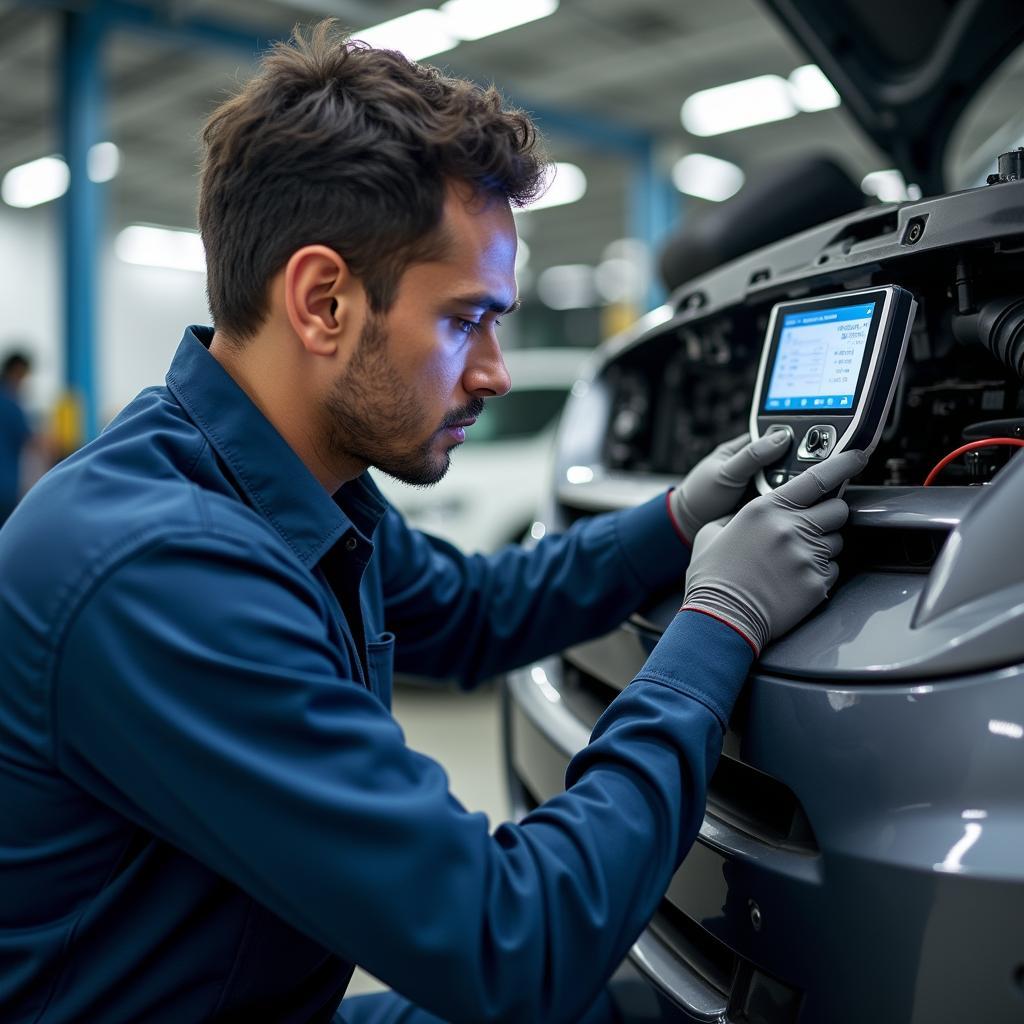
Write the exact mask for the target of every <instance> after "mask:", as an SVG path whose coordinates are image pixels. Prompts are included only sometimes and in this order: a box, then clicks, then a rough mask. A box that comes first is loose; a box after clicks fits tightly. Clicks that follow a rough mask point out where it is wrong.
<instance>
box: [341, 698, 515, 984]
mask: <svg viewBox="0 0 1024 1024" xmlns="http://www.w3.org/2000/svg"><path fill="white" fill-rule="evenodd" d="M393 704H394V713H395V717H396V718H397V719H398V721H399V723H400V724H401V726H402V728H403V730H405V738H406V742H407V743H408V744H409V746H410V747H412V748H413V749H414V750H418V751H420V752H421V753H424V754H428V755H429V756H430V757H433V758H434V759H435V760H437V761H440V762H441V764H442V765H444V767H445V768H446V769H447V771H448V777H449V779H450V786H451V791H452V792H453V793H454V794H455V796H456V797H458V799H459V800H460V801H461V802H462V803H463V804H464V805H465V807H466V808H467V810H470V811H483V812H484V813H485V814H486V815H487V816H488V818H489V819H490V822H491V828H492V830H493V828H494V827H495V826H496V825H498V824H500V823H501V822H502V821H504V820H505V819H506V818H507V817H508V813H509V811H508V800H507V798H506V795H505V784H504V776H503V773H502V768H501V732H500V722H499V715H498V706H499V693H498V689H497V687H495V686H486V687H484V688H483V689H481V690H479V691H477V692H474V693H458V692H453V691H451V690H448V689H444V690H430V689H424V688H420V687H418V686H406V685H401V684H399V685H396V687H395V694H394V702H393ZM383 987H384V986H383V985H381V983H380V982H379V981H377V979H376V978H374V977H372V976H371V975H369V974H366V973H365V972H363V971H360V970H357V971H356V973H355V976H354V977H353V978H352V984H351V985H350V986H349V988H348V993H347V994H348V995H359V994H361V993H364V992H376V991H379V990H380V989H382V988H383Z"/></svg>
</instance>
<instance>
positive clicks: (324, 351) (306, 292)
mask: <svg viewBox="0 0 1024 1024" xmlns="http://www.w3.org/2000/svg"><path fill="white" fill-rule="evenodd" d="M362 302H363V289H362V285H361V284H360V282H359V280H358V279H357V278H356V277H354V276H353V274H352V273H351V271H350V270H349V268H348V264H347V263H346V262H345V261H344V260H343V259H342V258H341V256H339V255H338V254H337V253H336V252H335V251H334V250H333V249H330V248H328V247H327V246H326V245H306V246H303V247H302V248H301V249H296V250H295V252H293V253H292V255H291V256H290V257H289V259H288V262H287V264H285V268H284V303H285V311H286V313H287V315H288V322H289V323H290V324H291V328H292V330H293V331H294V332H295V334H296V336H297V337H298V339H299V341H300V342H301V343H302V346H303V348H305V349H306V351H307V352H309V353H310V354H312V355H325V356H333V355H336V354H337V352H338V351H339V349H341V348H344V347H345V346H346V345H347V343H348V341H349V339H350V337H356V336H358V326H359V324H360V323H361V322H362Z"/></svg>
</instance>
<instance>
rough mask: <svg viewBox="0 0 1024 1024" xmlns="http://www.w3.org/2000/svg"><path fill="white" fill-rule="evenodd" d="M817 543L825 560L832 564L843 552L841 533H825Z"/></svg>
mask: <svg viewBox="0 0 1024 1024" xmlns="http://www.w3.org/2000/svg"><path fill="white" fill-rule="evenodd" d="M819 543H820V545H821V550H822V553H823V554H824V555H825V558H826V560H827V561H829V562H832V561H834V560H835V559H836V558H838V557H839V554H840V552H841V551H842V550H843V535H842V534H841V533H826V534H825V536H824V537H822V538H821V540H820V541H819Z"/></svg>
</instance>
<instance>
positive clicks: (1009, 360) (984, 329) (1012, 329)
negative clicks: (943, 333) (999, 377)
mask: <svg viewBox="0 0 1024 1024" xmlns="http://www.w3.org/2000/svg"><path fill="white" fill-rule="evenodd" d="M953 333H954V334H955V335H956V337H957V339H958V340H959V341H962V342H965V343H968V344H969V343H971V342H978V343H979V344H982V345H984V346H985V347H986V348H987V349H989V350H990V351H991V352H992V354H993V355H994V356H995V357H996V359H998V360H999V361H1000V362H1001V363H1003V364H1004V365H1006V366H1007V367H1009V368H1010V369H1011V370H1012V371H1013V372H1014V373H1015V374H1016V375H1017V376H1018V377H1020V378H1021V379H1024V299H1022V298H1016V299H991V300H990V301H988V302H986V303H985V304H984V305H983V306H982V307H981V309H979V310H978V311H977V313H971V314H969V315H967V316H955V317H953Z"/></svg>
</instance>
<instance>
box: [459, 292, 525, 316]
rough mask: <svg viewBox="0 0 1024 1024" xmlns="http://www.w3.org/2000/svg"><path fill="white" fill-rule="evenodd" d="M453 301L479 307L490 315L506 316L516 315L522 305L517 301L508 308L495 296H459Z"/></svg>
mask: <svg viewBox="0 0 1024 1024" xmlns="http://www.w3.org/2000/svg"><path fill="white" fill-rule="evenodd" d="M452 301H453V302H460V303H464V304H465V305H467V306H477V307H479V308H480V309H483V310H487V312H489V313H501V314H503V315H506V316H507V315H508V314H509V313H514V312H515V311H516V310H517V309H518V308H519V307H520V306H521V305H522V302H521V300H519V299H516V300H515V302H513V303H512V305H511V306H506V305H505V303H504V302H502V301H501V299H498V298H496V297H495V296H493V295H457V296H455V298H454V299H453V300H452Z"/></svg>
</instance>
